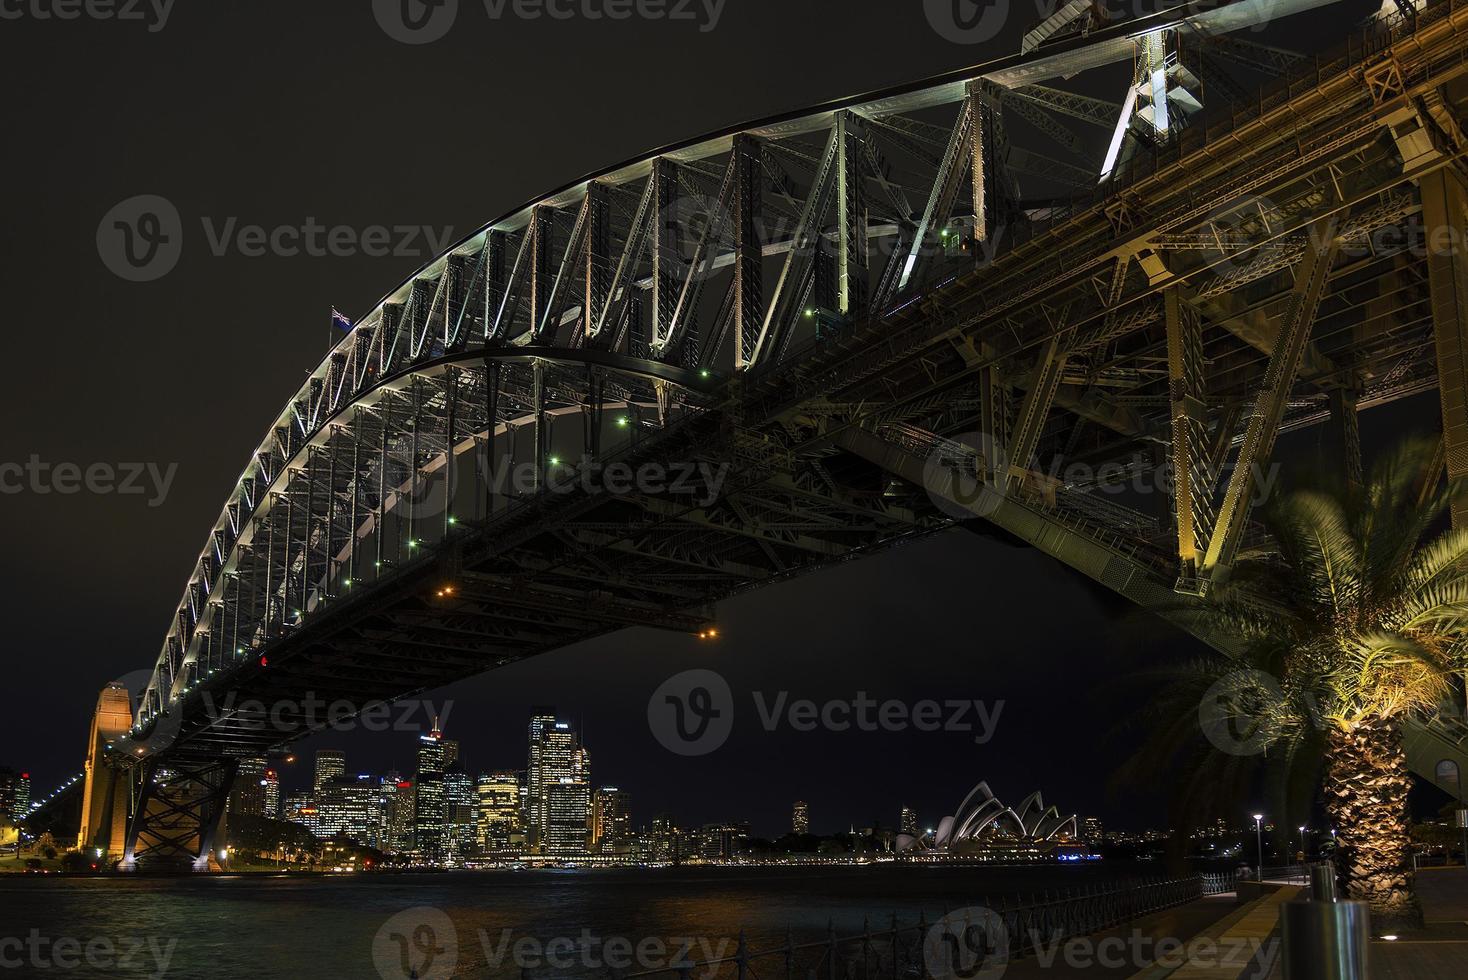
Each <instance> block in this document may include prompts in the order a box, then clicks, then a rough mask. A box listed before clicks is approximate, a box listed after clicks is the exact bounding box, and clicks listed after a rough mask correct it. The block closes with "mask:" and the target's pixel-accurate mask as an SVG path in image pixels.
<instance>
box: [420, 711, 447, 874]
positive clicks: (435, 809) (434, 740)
mask: <svg viewBox="0 0 1468 980" xmlns="http://www.w3.org/2000/svg"><path fill="white" fill-rule="evenodd" d="M443 778H444V762H443V732H441V731H439V730H438V729H437V728H435V729H434V730H433V731H431V732H429V733H428V734H427V735H420V736H419V737H418V778H417V779H416V780H415V781H414V801H413V849H414V850H415V851H417V852H418V854H419V856H420V857H422V858H423V859H424V860H427V861H437V860H441V859H442V858H443V856H444V851H445V848H444V843H445V842H444V819H445V817H446V816H447V807H448V804H447V801H446V799H445V798H444V786H443Z"/></svg>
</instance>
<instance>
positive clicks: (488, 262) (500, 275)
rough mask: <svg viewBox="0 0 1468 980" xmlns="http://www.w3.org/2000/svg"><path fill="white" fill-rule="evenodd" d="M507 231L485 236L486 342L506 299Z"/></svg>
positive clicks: (492, 331)
mask: <svg viewBox="0 0 1468 980" xmlns="http://www.w3.org/2000/svg"><path fill="white" fill-rule="evenodd" d="M505 248H506V246H505V233H504V232H502V231H491V232H488V233H487V234H486V235H485V236H484V342H485V343H486V344H487V343H489V340H490V338H491V337H492V336H493V335H494V325H495V321H496V320H497V319H499V312H500V306H501V305H502V304H503V303H504V300H505V285H506V284H505Z"/></svg>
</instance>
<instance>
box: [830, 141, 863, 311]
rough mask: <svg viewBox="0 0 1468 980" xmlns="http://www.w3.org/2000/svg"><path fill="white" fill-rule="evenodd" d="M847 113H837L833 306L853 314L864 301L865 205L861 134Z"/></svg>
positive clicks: (861, 307) (861, 306) (861, 308)
mask: <svg viewBox="0 0 1468 980" xmlns="http://www.w3.org/2000/svg"><path fill="white" fill-rule="evenodd" d="M855 122H856V117H855V116H854V115H852V113H850V112H838V113H836V181H837V186H836V230H837V234H838V235H839V236H840V239H839V241H838V242H837V252H836V307H837V310H838V312H840V313H841V315H842V316H855V315H856V313H857V312H858V311H860V310H864V309H865V308H866V302H867V296H866V294H867V206H866V193H865V188H864V185H863V184H862V175H861V160H862V157H863V152H862V143H861V134H860V133H859V132H858V131H857V130H856V128H855V126H854V125H853V124H854V123H855Z"/></svg>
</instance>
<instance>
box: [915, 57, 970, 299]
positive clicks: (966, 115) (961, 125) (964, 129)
mask: <svg viewBox="0 0 1468 980" xmlns="http://www.w3.org/2000/svg"><path fill="white" fill-rule="evenodd" d="M978 101H979V90H978V85H977V83H970V85H969V94H968V96H967V98H965V99H964V101H963V105H962V106H961V107H960V108H959V111H958V121H957V122H955V123H954V125H953V132H952V134H951V135H950V136H949V138H948V149H947V150H946V151H944V153H943V161H942V163H940V164H939V165H938V172H937V174H935V175H934V177H933V188H932V190H931V192H929V194H928V204H927V207H925V208H924V209H923V217H922V220H921V221H919V222H918V227H917V233H916V234H915V235H914V236H913V239H912V244H911V245H910V246H909V248H908V253H907V258H906V260H905V261H904V262H903V266H902V274H901V276H900V277H899V279H898V281H897V286H896V288H897V289H902V288H904V287H906V286H907V284H908V283H909V282H910V281H912V278H913V274H914V273H915V272H916V271H917V269H918V266H919V264H920V262H921V261H922V260H923V258H924V257H925V253H930V252H931V251H932V250H933V249H934V248H935V247H936V245H937V240H936V239H935V238H934V235H935V234H936V233H937V232H938V230H939V229H940V228H941V227H942V226H943V225H945V224H947V223H948V219H949V218H950V217H951V216H952V214H953V207H954V205H955V203H956V202H957V200H958V192H959V190H960V189H961V188H962V187H963V175H964V173H965V171H966V170H967V169H968V167H969V166H970V165H971V164H972V163H974V162H975V157H974V145H975V141H974V140H973V139H972V135H973V129H972V126H973V123H974V120H975V118H976V111H975V105H974V104H975V103H976V102H978ZM975 210H979V209H978V208H977V206H976V207H975Z"/></svg>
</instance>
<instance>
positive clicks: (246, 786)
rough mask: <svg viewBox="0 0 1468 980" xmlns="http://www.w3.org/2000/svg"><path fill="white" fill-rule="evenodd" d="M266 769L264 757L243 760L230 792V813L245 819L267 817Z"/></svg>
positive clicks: (236, 772)
mask: <svg viewBox="0 0 1468 980" xmlns="http://www.w3.org/2000/svg"><path fill="white" fill-rule="evenodd" d="M265 769H266V762H265V759H264V757H263V756H252V757H250V758H246V759H241V760H240V762H239V768H238V769H237V770H236V771H235V777H234V787H233V788H232V789H231V790H230V791H229V812H230V813H232V814H237V815H239V816H245V817H263V816H265Z"/></svg>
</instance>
